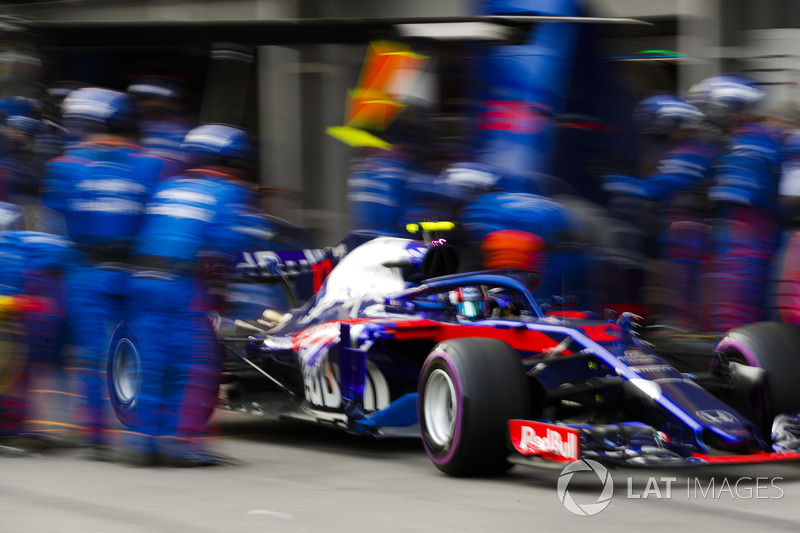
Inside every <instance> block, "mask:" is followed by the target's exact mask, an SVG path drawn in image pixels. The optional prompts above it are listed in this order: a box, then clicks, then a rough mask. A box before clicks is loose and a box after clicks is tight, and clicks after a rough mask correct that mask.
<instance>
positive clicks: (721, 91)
mask: <svg viewBox="0 0 800 533" xmlns="http://www.w3.org/2000/svg"><path fill="white" fill-rule="evenodd" d="M766 97H767V92H766V91H765V90H764V89H762V88H761V87H759V84H758V82H757V81H756V80H754V79H752V78H749V77H747V76H743V75H740V74H719V75H716V76H711V77H710V78H706V79H704V80H703V81H701V82H699V83H696V84H695V85H693V86H692V87H691V88H690V89H689V92H688V94H687V100H688V101H689V102H690V103H692V104H694V105H695V106H697V108H698V109H700V111H702V112H703V114H704V115H705V116H706V117H707V118H708V120H709V121H711V122H713V123H714V124H717V125H719V126H724V127H727V126H729V125H730V124H731V123H732V122H733V121H735V120H736V118H737V117H738V116H739V115H740V114H741V113H743V112H747V111H753V110H754V109H756V107H758V105H759V104H761V102H762V101H764V99H765V98H766Z"/></svg>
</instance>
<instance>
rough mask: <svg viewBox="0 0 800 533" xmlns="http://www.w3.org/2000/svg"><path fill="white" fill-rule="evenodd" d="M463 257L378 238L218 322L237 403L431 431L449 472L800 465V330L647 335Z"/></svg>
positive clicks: (377, 432)
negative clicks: (701, 339) (268, 307)
mask: <svg viewBox="0 0 800 533" xmlns="http://www.w3.org/2000/svg"><path fill="white" fill-rule="evenodd" d="M306 256H307V257H310V256H308V254H306ZM271 257H272V259H270V257H268V256H264V257H260V258H259V259H258V260H257V261H253V264H255V265H257V266H258V268H260V269H261V270H262V271H265V273H264V274H263V277H264V278H265V279H266V278H269V277H270V276H273V277H281V276H284V275H285V272H284V273H281V269H280V268H277V269H276V265H277V262H278V260H279V259H280V256H279V255H273V256H271ZM320 257H321V256H320ZM458 259H459V251H458V249H456V248H454V247H452V246H450V245H449V244H447V243H445V242H444V241H443V240H434V241H430V240H428V241H427V242H423V241H418V240H410V239H401V238H390V237H376V238H371V239H369V240H366V242H364V243H363V244H360V245H359V246H355V247H354V248H353V249H352V250H348V251H347V253H346V254H344V255H342V256H341V257H339V258H337V264H336V266H335V267H334V268H333V269H332V270H331V271H330V273H329V274H328V275H327V277H326V278H325V279H324V282H323V283H321V285H320V287H319V290H318V291H317V292H316V293H315V294H314V295H313V296H311V298H310V299H309V300H308V301H307V303H305V305H303V306H302V307H299V308H297V309H294V310H291V311H290V312H287V313H285V314H279V315H278V316H277V317H276V318H274V319H271V320H274V321H273V322H269V321H268V320H260V321H241V320H239V321H236V322H234V323H230V321H226V320H225V319H223V318H217V320H216V321H215V322H216V326H217V333H218V335H219V337H220V340H221V341H222V342H223V344H224V345H225V346H226V347H227V348H228V350H229V357H228V358H227V360H226V363H225V377H226V379H225V381H226V384H225V385H224V387H223V389H224V394H223V400H224V403H225V406H226V407H227V408H229V409H237V410H241V411H245V412H251V413H252V412H255V413H260V414H268V415H272V416H276V417H280V418H290V419H297V420H304V421H309V422H312V423H317V424H323V425H328V426H335V427H338V428H341V429H343V430H346V431H349V432H353V433H356V434H366V435H374V436H377V437H391V436H414V437H417V436H419V435H421V437H422V441H423V444H424V448H425V450H426V451H427V453H428V455H429V457H430V459H431V460H432V461H433V463H434V464H435V465H436V467H437V468H439V469H440V470H442V471H443V472H446V473H448V474H451V475H478V474H494V473H500V472H503V471H505V470H507V469H508V468H509V467H510V466H511V465H512V464H514V463H533V462H537V461H543V460H544V461H546V460H554V461H573V460H577V459H581V458H592V459H595V460H598V461H602V462H606V463H617V464H623V465H630V466H668V465H669V466H671V465H698V464H711V463H726V462H727V463H731V462H762V461H763V462H765V461H780V460H797V459H800V453H797V451H800V445H798V440H797V439H796V438H795V435H797V428H796V427H795V425H794V424H793V420H794V419H793V418H792V417H790V416H784V415H790V414H791V413H793V412H795V411H796V410H797V409H798V408H800V388H798V387H797V386H796V385H795V384H796V381H797V379H798V377H800V361H798V360H796V359H793V358H792V357H790V356H791V351H792V348H791V347H792V346H800V326H798V325H793V324H777V323H763V324H753V325H748V326H745V327H742V328H738V329H736V330H733V331H730V332H728V333H727V334H726V335H725V336H724V338H722V339H717V338H711V337H709V339H707V340H706V346H707V348H708V349H707V350H705V349H703V350H698V349H697V343H696V342H694V341H692V343H691V349H689V348H686V347H684V346H681V343H680V342H679V341H677V340H676V338H675V337H674V336H667V335H664V336H662V335H660V334H659V332H658V331H657V330H656V331H650V332H643V331H642V330H641V328H640V327H639V326H638V325H637V323H636V320H635V317H633V316H632V315H631V314H629V313H623V314H622V315H620V316H618V317H616V318H614V317H603V316H600V315H597V314H595V313H591V312H578V311H571V310H569V309H565V308H560V307H559V306H558V305H553V304H545V305H543V304H540V303H539V302H537V301H536V300H535V299H534V298H533V297H532V296H531V290H530V289H531V287H533V286H534V285H535V284H536V282H537V279H538V278H537V276H536V274H534V273H532V272H528V271H521V270H495V271H479V272H459V271H458V270H459V267H458ZM270 272H271V274H270ZM276 272H277V273H276ZM320 280H321V278H320ZM318 281H319V280H318ZM273 315H274V313H273ZM268 316H270V314H269V312H267V313H265V317H268ZM667 338H669V339H670V340H669V342H665V341H664V340H663V339H667ZM659 339H661V340H659ZM687 342H688V341H687ZM116 352H117V351H112V358H111V359H112V361H111V362H110V366H109V369H111V370H112V371H111V372H110V374H111V382H112V386H111V387H110V390H111V393H112V396H114V395H115V394H117V395H118V392H115V391H120V390H122V391H123V392H125V394H126V396H125V398H117V400H120V399H124V400H125V401H126V402H128V405H130V403H131V402H135V390H136V387H135V379H132V378H131V372H130V371H127V372H126V370H125V369H126V368H134V367H135V365H130V364H129V365H124V364H117V365H116V366H115V363H114V360H115V359H116V360H119V357H120V355H115V354H116ZM119 352H120V354H122V355H125V354H127V355H125V357H128V358H130V353H131V351H130V350H127V351H126V350H121V351H119ZM687 354H689V355H687ZM690 359H691V360H690ZM687 367H689V368H690V369H691V371H689V370H688V369H687ZM114 369H116V370H114ZM114 383H116V384H117V385H118V386H117V387H115V386H113V384H114ZM112 400H113V398H112ZM119 403H120V402H119V401H116V404H119ZM116 404H115V405H116ZM775 421H777V422H776V423H775V424H774V427H773V422H775Z"/></svg>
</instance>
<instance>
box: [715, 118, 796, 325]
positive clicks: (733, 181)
mask: <svg viewBox="0 0 800 533" xmlns="http://www.w3.org/2000/svg"><path fill="white" fill-rule="evenodd" d="M782 141H783V133H782V131H780V130H777V129H775V128H772V127H770V126H768V125H766V124H762V123H754V124H743V125H741V126H739V127H738V128H737V129H736V130H735V131H734V134H733V136H732V138H731V140H730V141H729V143H728V145H727V147H726V148H725V150H724V152H723V154H722V156H721V157H720V160H719V162H718V164H717V167H716V174H715V176H714V183H713V185H712V186H711V188H710V189H709V192H708V196H709V199H710V200H711V201H712V202H714V204H715V209H716V213H715V214H716V218H715V227H714V232H713V248H712V250H713V257H712V259H711V276H712V278H711V280H710V290H711V294H712V295H713V301H712V302H710V303H711V306H710V320H711V328H712V329H713V330H715V331H726V330H728V329H731V328H734V327H736V326H741V325H743V324H747V323H750V322H756V321H759V320H762V319H763V318H764V316H765V303H766V300H765V292H766V284H767V277H768V272H769V268H770V263H771V261H772V258H773V254H774V253H775V251H776V247H777V243H778V236H779V232H780V218H779V214H778V184H779V181H780V170H781V143H782Z"/></svg>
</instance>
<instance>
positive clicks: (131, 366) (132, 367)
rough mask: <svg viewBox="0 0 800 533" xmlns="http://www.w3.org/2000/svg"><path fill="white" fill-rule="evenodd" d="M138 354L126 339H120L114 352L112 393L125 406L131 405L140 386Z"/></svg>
mask: <svg viewBox="0 0 800 533" xmlns="http://www.w3.org/2000/svg"><path fill="white" fill-rule="evenodd" d="M141 383H142V380H141V368H140V366H139V353H138V352H137V351H136V347H135V346H134V345H133V343H131V341H130V340H128V339H121V340H120V341H119V343H117V348H116V350H114V393H115V395H116V396H117V399H118V400H119V401H120V402H121V403H123V404H126V405H129V404H131V403H133V401H134V400H135V399H136V395H137V394H138V393H139V387H140V386H141Z"/></svg>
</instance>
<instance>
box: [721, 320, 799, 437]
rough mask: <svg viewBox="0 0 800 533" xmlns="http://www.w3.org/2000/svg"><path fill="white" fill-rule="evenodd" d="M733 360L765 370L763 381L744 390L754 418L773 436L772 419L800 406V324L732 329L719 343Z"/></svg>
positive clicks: (766, 323) (769, 324) (749, 326)
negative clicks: (799, 353) (770, 431)
mask: <svg viewBox="0 0 800 533" xmlns="http://www.w3.org/2000/svg"><path fill="white" fill-rule="evenodd" d="M716 349H717V351H719V352H721V353H723V354H725V356H726V357H727V358H728V359H729V360H730V361H732V362H737V363H739V364H743V365H747V366H750V367H754V368H760V369H763V370H764V373H765V376H764V379H763V381H762V382H761V383H760V384H758V385H757V386H756V387H755V388H754V389H753V390H751V391H748V392H741V393H739V394H742V395H743V396H745V397H743V398H739V400H740V401H741V402H743V403H745V404H746V405H747V406H748V407H749V408H750V410H751V411H752V413H753V416H754V418H755V420H754V422H755V423H756V424H758V426H759V427H760V428H761V429H762V431H764V432H765V436H769V430H770V427H771V425H772V420H773V419H774V418H775V416H777V415H779V414H782V413H787V414H788V413H793V412H795V411H797V410H799V409H800V386H798V383H800V356H799V355H798V350H800V325H798V324H787V323H779V322H759V323H756V324H748V325H745V326H741V327H738V328H735V329H732V330H731V331H729V332H728V333H727V334H726V335H725V336H724V337H723V338H722V340H720V342H719V343H718V344H717V347H716Z"/></svg>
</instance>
